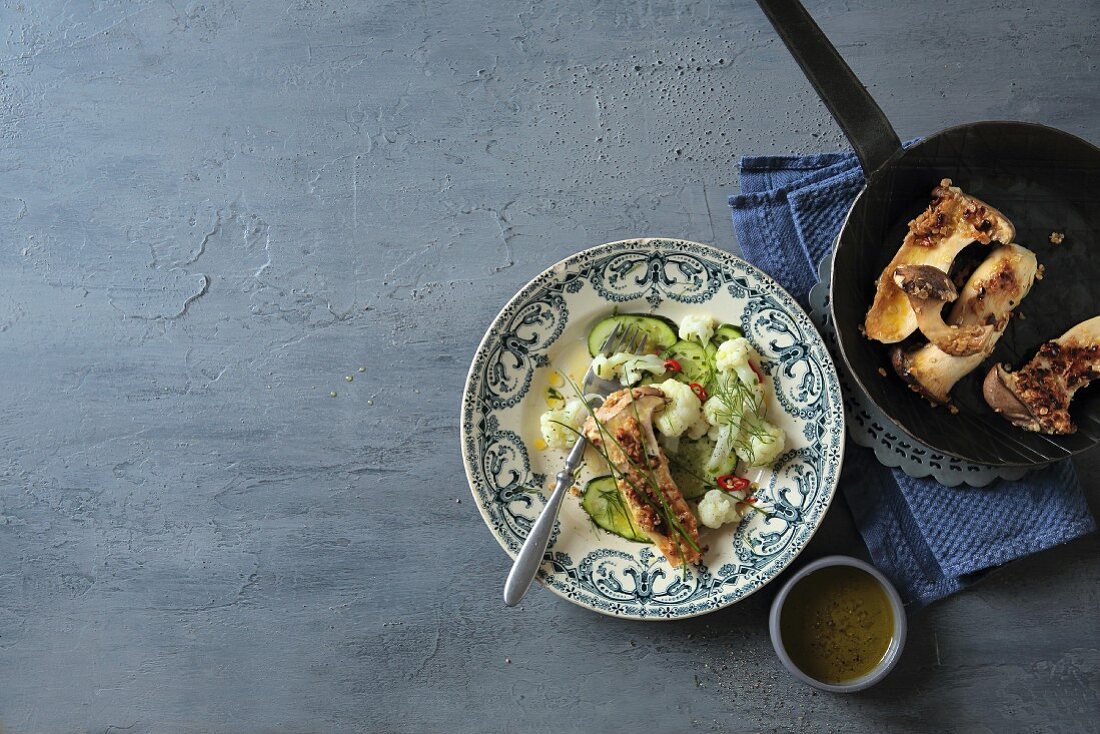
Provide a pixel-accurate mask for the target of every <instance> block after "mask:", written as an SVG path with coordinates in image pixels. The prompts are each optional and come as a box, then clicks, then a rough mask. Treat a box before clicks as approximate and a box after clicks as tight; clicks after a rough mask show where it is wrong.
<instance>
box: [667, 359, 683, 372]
mask: <svg viewBox="0 0 1100 734" xmlns="http://www.w3.org/2000/svg"><path fill="white" fill-rule="evenodd" d="M665 371H666V372H683V371H684V368H683V367H681V366H680V363H679V362H677V361H676V360H675V359H672V358H671V357H669V358H668V359H666V360H665Z"/></svg>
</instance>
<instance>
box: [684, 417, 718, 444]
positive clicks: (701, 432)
mask: <svg viewBox="0 0 1100 734" xmlns="http://www.w3.org/2000/svg"><path fill="white" fill-rule="evenodd" d="M710 428H711V426H710V423H709V422H708V421H707V417H706V416H705V415H703V411H699V417H698V418H696V419H695V422H694V423H692V424H691V425H690V426H688V427H687V430H685V431H684V435H685V436H687V437H688V438H690V439H692V440H693V441H694V440H697V439H700V438H702V437H703V436H705V435H707V434H708V433H709V432H710Z"/></svg>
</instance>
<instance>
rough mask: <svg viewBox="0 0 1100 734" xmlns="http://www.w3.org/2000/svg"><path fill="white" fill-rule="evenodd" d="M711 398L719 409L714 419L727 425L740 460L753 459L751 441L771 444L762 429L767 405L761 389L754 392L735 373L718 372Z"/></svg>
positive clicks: (772, 439) (754, 454)
mask: <svg viewBox="0 0 1100 734" xmlns="http://www.w3.org/2000/svg"><path fill="white" fill-rule="evenodd" d="M714 397H716V398H718V401H719V406H720V407H719V408H718V409H716V410H715V411H714V413H715V416H716V417H717V418H718V420H719V421H720V422H722V423H725V424H726V425H728V426H729V430H730V434H731V443H732V445H733V448H734V451H735V452H736V453H737V455H738V456H739V457H743V458H745V460H746V461H748V463H749V464H752V463H754V462H755V460H756V450H755V449H754V448H753V440H754V439H755V440H757V441H759V442H760V443H771V442H772V441H774V440H775V437H773V436H772V435H771V434H770V433H769V432H768V431H767V429H765V427H764V418H765V416H766V415H767V403H766V402H765V400H764V391H763V390H759V391H758V390H754V389H753V388H752V387H751V386H750V385H747V384H746V383H744V382H742V381H741V378H740V377H738V376H737V374H736V373H721V374H720V377H719V378H718V379H716V380H715V390H714Z"/></svg>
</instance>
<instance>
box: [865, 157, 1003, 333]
mask: <svg viewBox="0 0 1100 734" xmlns="http://www.w3.org/2000/svg"><path fill="white" fill-rule="evenodd" d="M932 197H933V198H932V203H931V204H929V205H928V208H927V209H925V210H924V211H923V212H922V213H921V214H920V216H918V217H917V218H916V219H914V220H913V221H911V222H909V231H908V233H906V235H905V240H904V241H903V242H902V245H901V249H899V250H898V252H897V254H896V255H894V259H893V260H891V261H890V264H889V265H887V266H886V268H885V269H884V270H883V271H882V274H881V275H880V276H879V278H878V281H877V283H876V286H875V300H874V303H872V304H871V308H870V310H868V311H867V317H866V319H864V322H863V330H864V333H865V334H866V335H867V338H868V339H875V340H877V341H880V342H883V343H885V344H893V343H896V342H900V341H901V340H903V339H905V338H906V337H908V336H909V335H910V334H912V333H913V332H914V331H916V329H917V314H916V312H915V311H914V310H913V308H912V305H911V301H910V299H909V298H908V296H907V294H906V293H905V292H904V291H903V290H902V289H901V288H900V287H899V286H898V284H897V283H896V282H895V280H894V272H895V271H896V270H897V268H898V266H899V265H928V266H930V267H933V268H936V269H938V270H942V271H943V272H945V273H946V272H949V271H950V270H951V263H953V262H954V261H955V256H956V255H958V254H959V252H961V251H962V250H963V249H964V248H965V247H967V246H968V245H969V244H971V243H972V242H980V243H981V244H983V245H988V244H989V243H991V242H1002V243H1007V242H1012V240H1013V239H1014V238H1015V236H1016V228H1015V227H1013V226H1012V222H1010V221H1009V220H1008V218H1007V217H1005V215H1004V214H1001V212H999V211H997V210H996V209H994V208H993V207H991V206H990V205H989V204H986V203H985V202H983V201H981V200H979V199H976V198H974V197H973V196H970V195H968V194H964V193H963V192H962V190H960V189H959V188H958V187H957V186H952V185H951V179H949V178H945V179H943V180H942V181H940V185H939V186H937V187H936V188H934V189H932Z"/></svg>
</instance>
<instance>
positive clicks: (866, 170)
mask: <svg viewBox="0 0 1100 734" xmlns="http://www.w3.org/2000/svg"><path fill="white" fill-rule="evenodd" d="M756 2H757V4H758V5H759V6H760V9H761V10H763V11H764V14H765V15H767V16H768V20H769V21H771V24H772V26H774V27H775V30H776V32H777V33H779V37H780V38H781V39H783V43H785V44H786V45H787V49H788V50H789V51H790V52H791V55H792V56H794V60H795V61H797V62H798V65H799V66H800V67H802V72H803V73H804V74H805V75H806V78H807V79H809V80H810V84H812V85H813V87H814V89H816V90H817V94H818V96H819V97H821V101H822V102H824V103H825V106H826V107H828V108H829V112H831V113H832V115H833V119H834V120H836V122H837V124H838V125H840V129H841V130H843V131H844V134H845V135H847V136H848V141H849V142H850V143H851V144H852V147H853V148H855V151H856V155H857V156H859V162H860V164H861V165H862V166H863V175H864V176H865V177H867V178H870V177H871V174H873V173H874V172H875V171H877V170H878V169H880V168H881V167H882V165H883V164H884V163H886V161H887V160H889V158H890V157H891V156H893V155H894V154H895V153H897V152H898V151H900V150H901V141H900V140H898V135H897V133H895V132H894V128H893V127H891V126H890V121H889V120H887V119H886V115H884V114H883V113H882V110H881V109H880V108H879V106H878V104H876V103H875V100H874V99H873V98H872V97H871V95H870V93H869V92H868V91H867V88H866V87H864V86H863V84H861V83H860V81H859V79H858V78H856V75H855V74H854V73H852V70H851V68H849V66H848V64H846V63H845V62H844V59H843V58H841V56H840V54H839V53H837V50H836V49H835V48H833V44H831V43H829V39H828V38H826V37H825V34H824V33H822V32H821V28H819V27H818V25H817V23H815V22H814V19H813V18H811V17H810V14H809V13H807V12H806V9H805V8H804V7H802V3H800V2H798V0H756Z"/></svg>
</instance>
